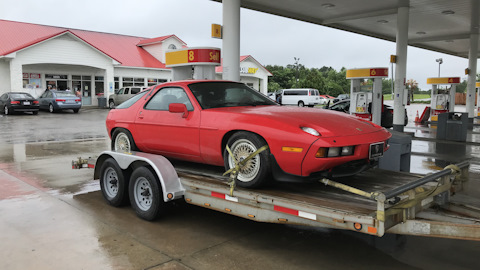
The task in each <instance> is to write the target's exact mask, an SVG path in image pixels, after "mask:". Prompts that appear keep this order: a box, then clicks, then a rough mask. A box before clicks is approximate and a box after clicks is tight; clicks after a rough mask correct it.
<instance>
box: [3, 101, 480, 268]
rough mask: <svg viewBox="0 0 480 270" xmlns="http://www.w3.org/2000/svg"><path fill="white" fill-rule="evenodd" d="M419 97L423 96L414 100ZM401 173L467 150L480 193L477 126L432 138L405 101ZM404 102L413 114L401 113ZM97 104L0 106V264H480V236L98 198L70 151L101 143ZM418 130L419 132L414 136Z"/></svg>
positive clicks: (474, 188) (86, 151) (104, 143)
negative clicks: (152, 208)
mask: <svg viewBox="0 0 480 270" xmlns="http://www.w3.org/2000/svg"><path fill="white" fill-rule="evenodd" d="M423 106H425V105H423ZM407 110H408V113H409V118H410V123H409V125H408V126H407V127H406V128H405V131H407V132H413V133H414V135H415V136H418V137H423V138H424V139H422V140H417V139H414V140H413V143H412V151H413V154H412V159H411V165H412V166H411V171H412V172H414V173H422V174H423V173H428V172H433V171H436V170H439V169H441V168H443V167H444V166H445V164H447V163H449V162H454V163H455V162H457V161H462V160H465V159H468V160H470V161H471V162H472V166H471V167H470V174H471V179H470V181H469V183H468V185H467V188H468V190H469V191H470V192H471V194H478V193H479V192H480V177H479V175H480V169H479V167H480V162H479V160H480V154H479V153H480V150H479V147H480V146H479V145H478V144H476V143H475V142H479V141H480V140H478V139H479V137H480V135H479V134H477V133H478V130H476V129H478V128H475V129H474V130H472V131H470V132H469V142H470V143H465V144H463V143H447V142H444V141H438V140H435V139H434V138H435V135H434V134H435V129H433V128H431V127H428V126H415V124H414V123H413V121H412V120H413V119H414V118H415V113H416V111H415V108H414V107H407ZM412 110H413V111H414V114H413V118H412V117H410V115H411V114H412ZM107 113H108V111H107V110H100V109H90V110H81V112H80V113H79V114H73V113H68V112H67V113H58V114H49V113H46V112H40V114H39V115H38V116H34V115H13V116H10V115H9V116H3V115H0V245H1V249H0V250H1V252H0V269H339V268H341V269H379V268H381V269H384V268H387V267H388V268H390V269H478V268H479V266H480V263H479V261H478V258H477V256H478V251H479V250H480V242H473V241H462V240H449V239H435V238H427V237H413V236H401V235H386V236H384V237H382V238H376V237H371V236H367V235H362V234H358V233H354V232H345V231H340V230H332V229H320V228H309V227H299V226H287V225H278V224H266V223H257V222H253V221H250V220H245V219H242V218H238V217H235V216H230V215H227V214H223V213H218V212H215V211H211V210H207V209H204V208H200V207H196V206H192V205H187V204H185V203H184V202H176V203H174V204H172V205H171V206H170V207H169V209H168V211H167V213H166V214H165V215H164V216H163V217H162V218H160V219H159V220H158V221H155V222H147V221H143V220H141V219H139V218H137V217H136V215H135V213H134V212H133V210H132V209H131V208H130V207H123V208H114V207H111V206H109V205H107V204H106V203H105V201H104V200H103V198H102V195H101V192H100V191H99V190H100V187H99V184H98V181H94V180H93V179H92V176H93V172H92V170H89V169H83V170H72V169H71V161H72V160H73V159H76V158H78V157H83V158H85V157H89V156H95V155H98V154H99V153H100V152H101V151H103V150H108V149H109V146H110V140H109V139H108V136H107V133H106V130H105V123H104V121H105V117H106V115H107ZM417 134H418V135H417Z"/></svg>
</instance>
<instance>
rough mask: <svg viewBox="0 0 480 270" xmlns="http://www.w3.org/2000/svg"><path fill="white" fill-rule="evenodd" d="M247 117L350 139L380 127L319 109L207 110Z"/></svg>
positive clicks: (279, 107) (245, 108)
mask: <svg viewBox="0 0 480 270" xmlns="http://www.w3.org/2000/svg"><path fill="white" fill-rule="evenodd" d="M213 110H215V111H217V112H225V113H236V114H243V115H251V116H252V117H249V119H257V121H262V122H263V121H269V122H268V123H269V125H275V123H279V124H280V123H281V125H279V126H283V125H284V124H288V125H290V126H293V127H294V128H298V127H300V126H303V127H310V128H313V129H315V130H317V131H318V132H320V134H321V136H322V137H331V136H339V135H342V136H352V135H358V134H365V133H371V132H377V131H379V130H382V129H383V128H382V127H380V126H378V125H375V124H373V123H372V122H369V121H366V120H364V119H361V118H358V117H355V116H352V115H349V114H346V113H342V112H336V111H332V110H325V109H320V108H318V109H317V108H299V107H290V106H256V107H229V108H215V109H208V111H213Z"/></svg>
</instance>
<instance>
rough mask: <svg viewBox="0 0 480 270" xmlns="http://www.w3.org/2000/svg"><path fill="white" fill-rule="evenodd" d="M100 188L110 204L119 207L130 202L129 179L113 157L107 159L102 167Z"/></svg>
mask: <svg viewBox="0 0 480 270" xmlns="http://www.w3.org/2000/svg"><path fill="white" fill-rule="evenodd" d="M100 188H101V190H102V195H103V198H105V200H106V201H107V203H108V204H110V205H112V206H115V207H119V206H123V205H126V204H127V203H128V201H129V200H128V179H125V176H124V174H123V171H122V169H121V168H120V166H118V163H117V162H116V161H115V159H113V158H108V159H106V160H105V161H104V162H103V164H102V167H101V168H100Z"/></svg>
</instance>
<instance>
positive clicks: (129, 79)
mask: <svg viewBox="0 0 480 270" xmlns="http://www.w3.org/2000/svg"><path fill="white" fill-rule="evenodd" d="M122 79H123V80H122V82H123V87H127V86H133V78H132V77H123V78H122Z"/></svg>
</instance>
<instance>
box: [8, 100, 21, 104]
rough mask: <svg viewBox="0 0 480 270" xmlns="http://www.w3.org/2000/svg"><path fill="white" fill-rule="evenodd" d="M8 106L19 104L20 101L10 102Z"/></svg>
mask: <svg viewBox="0 0 480 270" xmlns="http://www.w3.org/2000/svg"><path fill="white" fill-rule="evenodd" d="M10 104H20V101H16V100H12V101H10Z"/></svg>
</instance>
